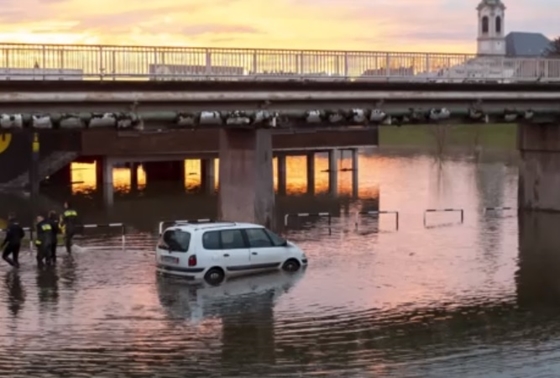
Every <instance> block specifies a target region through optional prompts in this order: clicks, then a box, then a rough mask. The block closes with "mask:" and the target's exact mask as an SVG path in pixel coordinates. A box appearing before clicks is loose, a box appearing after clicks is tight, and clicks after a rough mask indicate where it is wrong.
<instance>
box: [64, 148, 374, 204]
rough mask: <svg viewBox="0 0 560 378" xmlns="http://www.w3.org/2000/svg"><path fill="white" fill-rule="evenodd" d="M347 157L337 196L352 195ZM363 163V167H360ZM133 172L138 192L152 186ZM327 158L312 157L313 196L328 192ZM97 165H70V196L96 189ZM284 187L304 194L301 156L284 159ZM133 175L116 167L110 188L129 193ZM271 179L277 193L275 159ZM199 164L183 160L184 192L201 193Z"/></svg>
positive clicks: (368, 164)
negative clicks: (285, 178)
mask: <svg viewBox="0 0 560 378" xmlns="http://www.w3.org/2000/svg"><path fill="white" fill-rule="evenodd" d="M372 160H375V158H374V157H373V158H372V157H371V156H369V157H368V156H366V155H364V154H362V155H361V156H360V157H359V164H358V165H359V167H360V169H364V170H366V171H367V170H371V169H372V168H373V167H372ZM351 164H352V159H351V156H348V154H346V155H342V156H341V159H340V162H339V169H341V171H340V172H339V188H338V193H339V194H341V195H348V196H350V195H352V194H353V193H352V172H351V171H350V170H347V168H349V167H351ZM363 164H365V165H363ZM134 167H135V168H134V169H136V170H137V171H136V181H137V187H136V189H138V190H145V189H147V186H148V185H149V186H151V185H152V183H150V182H148V178H147V176H146V172H145V171H144V168H143V167H142V165H139V166H136V165H135V166H134ZM214 167H215V168H214V186H215V187H217V186H218V182H219V159H215V160H214ZM327 169H328V157H327V154H326V153H317V154H316V157H315V193H316V194H326V193H328V192H329V178H328V172H327ZM96 172H97V163H73V164H72V168H71V177H72V182H73V184H72V192H73V193H91V192H93V191H96V190H98V187H97V178H96ZM286 173H287V187H286V194H289V195H296V194H299V195H301V194H306V193H307V163H306V157H305V156H288V157H287V158H286ZM133 176H134V175H133V173H132V172H131V168H123V167H116V168H113V186H114V189H115V191H116V192H118V193H130V192H133V191H134V190H132V182H133ZM365 176H367V174H363V173H361V171H359V178H358V181H359V182H362V181H361V180H362V179H363V178H364V177H365ZM273 177H274V190H276V191H278V162H277V158H274V159H273ZM202 181H203V180H202V177H201V164H200V160H198V159H197V160H193V159H188V160H185V161H184V189H185V190H186V191H189V192H196V191H200V190H201V186H202ZM366 188H367V187H365V186H362V187H361V188H360V191H359V193H358V195H359V196H368V195H372V193H368V190H367V189H366Z"/></svg>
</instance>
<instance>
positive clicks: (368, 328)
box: [0, 159, 560, 378]
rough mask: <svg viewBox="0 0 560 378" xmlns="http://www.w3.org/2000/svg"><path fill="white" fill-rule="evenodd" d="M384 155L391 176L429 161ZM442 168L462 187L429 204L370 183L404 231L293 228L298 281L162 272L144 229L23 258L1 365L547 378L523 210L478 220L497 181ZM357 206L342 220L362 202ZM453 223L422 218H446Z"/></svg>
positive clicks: (163, 373)
mask: <svg viewBox="0 0 560 378" xmlns="http://www.w3.org/2000/svg"><path fill="white" fill-rule="evenodd" d="M389 160H390V161H388V162H387V164H393V165H395V167H396V168H395V170H394V171H392V172H401V170H402V171H403V172H404V171H410V172H409V174H412V173H411V172H414V171H416V172H417V171H418V170H419V169H431V168H426V167H431V165H430V164H431V162H429V161H420V162H418V161H414V160H402V161H401V162H400V163H399V162H398V161H396V160H391V159H389ZM450 164H451V165H452V171H453V172H454V174H455V175H456V176H455V177H458V178H456V180H455V181H457V182H462V184H461V185H459V186H457V187H454V186H453V185H451V187H452V189H453V188H454V189H453V190H451V191H450V192H445V191H442V192H441V193H439V194H438V195H437V196H435V197H434V196H433V192H434V191H435V189H434V188H430V185H429V182H428V181H423V179H419V180H418V181H417V182H415V184H416V185H415V186H414V191H412V190H411V189H410V187H409V186H407V185H408V184H406V182H407V181H406V180H404V178H403V177H401V178H399V177H400V176H399V177H397V176H398V175H399V174H400V173H394V175H393V176H389V175H387V176H386V177H379V181H380V182H384V183H387V185H391V188H392V190H391V191H390V192H389V191H383V192H382V194H381V195H382V196H383V197H382V198H383V201H382V202H381V203H382V204H383V206H382V207H383V208H386V209H393V208H394V209H396V208H398V209H399V211H400V230H399V231H398V232H395V231H394V228H395V226H394V218H390V217H380V218H379V219H376V218H371V219H368V218H363V219H360V220H359V222H358V229H357V230H356V225H355V221H356V219H355V218H354V217H353V216H352V215H348V216H345V215H343V216H342V218H340V219H339V218H333V220H332V225H331V233H330V234H329V232H328V229H326V227H327V226H328V224H327V223H326V221H325V220H322V221H320V222H319V223H318V226H317V225H313V224H309V225H308V226H307V227H303V228H302V229H298V230H296V231H292V232H290V233H288V237H289V238H290V239H291V240H294V241H296V242H297V243H298V244H300V245H301V247H302V248H303V249H304V250H305V251H306V253H307V255H308V256H309V258H310V266H309V268H308V269H307V270H305V271H302V272H299V273H297V274H295V275H289V274H284V273H277V274H270V275H265V276H254V277H248V278H244V279H238V280H232V281H229V282H227V283H225V284H223V285H221V286H219V287H209V286H206V285H203V286H200V287H194V286H192V285H191V286H189V285H186V284H185V283H184V282H183V281H181V280H176V279H171V278H163V277H157V276H156V275H155V273H154V267H153V263H154V253H153V246H154V245H155V242H156V239H155V236H154V235H151V234H146V233H134V232H132V233H130V234H129V235H126V247H125V248H123V247H122V240H121V236H120V235H115V234H107V235H87V236H85V237H83V238H81V239H79V240H77V243H78V244H79V247H77V248H76V249H75V251H74V253H73V254H72V256H67V255H66V253H65V252H64V251H62V250H61V251H60V252H59V255H60V258H59V262H58V265H57V266H56V267H55V268H52V269H48V270H43V271H38V270H37V269H36V268H35V267H34V266H33V260H32V256H31V255H30V254H29V253H27V252H23V253H22V262H23V264H24V265H23V267H22V268H21V269H20V270H19V272H17V273H16V272H12V271H9V270H8V269H5V270H4V272H2V274H3V280H4V281H3V282H4V288H3V290H1V291H0V321H1V322H2V327H0V374H3V375H9V376H11V377H20V376H21V377H24V376H25V377H32V376H38V377H39V376H40V377H48V376H53V377H61V376H67V377H81V376H84V377H86V376H87V377H91V376H95V377H118V376H128V377H153V376H158V377H184V376H185V374H186V372H188V376H189V377H190V376H204V377H218V376H219V377H224V376H241V377H263V376H277V377H297V376H336V377H379V376H398V377H404V378H407V377H419V376H422V377H424V376H426V377H442V378H443V377H452V376H465V377H482V376H484V377H491V378H497V377H506V376H507V377H514V376H531V377H549V376H553V374H552V373H554V372H555V371H556V369H558V367H559V366H558V365H559V364H558V361H559V358H560V355H559V352H558V350H560V348H558V346H559V343H558V341H557V340H558V335H560V332H559V328H560V325H559V324H560V323H558V322H557V319H558V315H560V314H559V312H558V310H557V307H555V306H550V305H548V304H546V303H544V304H542V303H540V304H534V305H533V304H524V303H520V301H519V299H518V296H519V295H518V292H519V290H521V285H522V284H520V280H522V279H523V280H529V281H530V282H534V281H535V280H536V282H538V277H537V278H535V274H534V272H533V273H531V272H529V273H526V272H521V273H519V269H520V268H519V266H518V261H517V260H518V259H517V256H518V250H517V247H518V243H517V219H516V218H515V217H513V218H512V217H509V218H508V217H493V218H487V217H482V216H479V215H478V214H479V213H480V211H479V210H480V206H481V205H480V203H482V200H481V199H480V198H479V197H480V196H483V195H482V194H476V193H475V192H476V191H477V190H478V191H481V192H482V193H484V192H485V191H488V192H492V191H494V190H495V189H492V188H491V189H484V188H482V189H480V188H479V186H481V185H480V183H479V182H478V181H480V180H479V179H477V178H476V177H475V178H473V177H471V176H472V172H473V169H482V168H480V167H478V168H475V167H474V166H473V165H472V164H467V163H464V162H460V161H459V162H452V163H450ZM422 167H423V168H422ZM376 172H377V171H376ZM376 174H379V175H382V172H381V173H376ZM395 175H396V176H395ZM490 176H492V175H490ZM469 177H470V178H469ZM459 178H460V179H462V180H463V181H461V180H460V179H459ZM477 180H478V181H477ZM465 183H472V185H470V184H465ZM508 185H510V186H511V185H513V184H508ZM477 188H478V189H477ZM508 188H509V189H508ZM506 189H507V190H506ZM506 189H504V191H503V192H501V193H502V194H501V196H505V197H506V199H505V201H506V202H507V201H509V202H511V201H512V199H513V198H514V192H515V191H514V188H512V187H507V186H506ZM438 190H439V189H438ZM477 196H478V197H477ZM496 198H500V196H497V197H496ZM479 201H480V202H479ZM352 206H354V207H352V208H351V209H350V212H349V214H352V213H353V212H354V211H357V210H359V203H358V204H357V205H352ZM432 206H434V207H435V206H442V207H443V206H445V207H447V206H458V207H461V208H463V209H465V214H466V216H465V220H464V224H462V225H459V224H455V223H454V224H451V225H445V226H438V227H433V228H424V226H423V214H422V210H423V209H424V208H429V207H432ZM448 216H450V215H449V214H447V215H437V216H434V217H432V218H430V222H434V223H435V224H438V222H440V223H452V222H453V221H454V219H450V218H449V217H448ZM379 230H381V231H379ZM527 275H529V276H531V277H529V279H528V278H527ZM537 276H538V275H537ZM523 284H524V283H523ZM523 290H527V289H523Z"/></svg>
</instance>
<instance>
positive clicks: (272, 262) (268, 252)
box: [245, 228, 286, 269]
mask: <svg viewBox="0 0 560 378" xmlns="http://www.w3.org/2000/svg"><path fill="white" fill-rule="evenodd" d="M245 235H246V237H247V241H248V243H249V249H250V251H251V256H250V258H251V267H252V268H253V269H273V268H278V267H279V266H280V264H282V263H283V262H284V260H285V257H286V256H285V255H286V250H285V248H284V247H279V246H275V245H274V244H273V242H272V240H271V239H270V237H269V236H268V234H267V233H266V231H265V229H264V228H246V229H245Z"/></svg>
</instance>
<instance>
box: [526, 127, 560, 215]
mask: <svg viewBox="0 0 560 378" xmlns="http://www.w3.org/2000/svg"><path fill="white" fill-rule="evenodd" d="M518 148H519V150H520V155H521V161H520V164H519V188H518V190H519V193H518V205H519V209H520V210H542V211H558V212H560V125H556V124H542V125H537V124H519V125H518Z"/></svg>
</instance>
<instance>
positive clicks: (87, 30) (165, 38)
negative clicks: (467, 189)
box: [0, 0, 560, 52]
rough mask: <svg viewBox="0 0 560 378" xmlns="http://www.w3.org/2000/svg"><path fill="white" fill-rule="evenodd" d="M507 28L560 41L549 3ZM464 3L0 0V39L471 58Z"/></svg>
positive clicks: (521, 5)
mask: <svg viewBox="0 0 560 378" xmlns="http://www.w3.org/2000/svg"><path fill="white" fill-rule="evenodd" d="M504 3H505V4H506V6H507V8H508V9H507V11H506V12H507V13H506V31H508V32H509V31H535V32H542V33H544V34H545V35H547V36H548V37H555V36H556V35H560V26H558V25H559V24H558V22H557V17H558V16H557V15H558V12H559V11H560V1H557V0H532V1H527V0H506V1H504ZM477 4H478V1H472V0H159V1H140V0H96V1H92V0H2V5H3V9H2V13H1V15H0V18H1V23H0V41H1V42H44V43H87V44H133V45H177V46H209V47H222V46H223V47H268V48H274V47H277V48H317V49H340V50H343V49H358V50H390V51H434V52H436V51H441V52H474V50H475V38H476V11H475V7H476V5H477Z"/></svg>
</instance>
